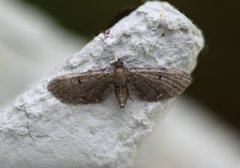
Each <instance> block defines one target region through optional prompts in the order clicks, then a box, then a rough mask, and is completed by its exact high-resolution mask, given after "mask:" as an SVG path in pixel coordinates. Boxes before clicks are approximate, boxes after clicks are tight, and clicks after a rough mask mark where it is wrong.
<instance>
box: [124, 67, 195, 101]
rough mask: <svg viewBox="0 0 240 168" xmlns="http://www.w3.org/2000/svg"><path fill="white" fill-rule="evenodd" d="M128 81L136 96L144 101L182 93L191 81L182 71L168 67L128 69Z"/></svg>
mask: <svg viewBox="0 0 240 168" xmlns="http://www.w3.org/2000/svg"><path fill="white" fill-rule="evenodd" d="M128 72H129V73H128V81H129V83H131V84H132V86H133V87H134V89H135V90H136V92H137V94H138V96H139V98H140V99H142V100H146V101H159V100H164V99H168V98H172V97H175V96H177V95H179V94H180V93H182V92H183V91H184V89H185V88H186V87H188V86H189V85H190V83H191V81H192V78H191V76H190V75H188V74H186V73H185V72H183V71H177V70H168V69H149V68H148V69H144V68H139V69H138V68H135V69H128Z"/></svg>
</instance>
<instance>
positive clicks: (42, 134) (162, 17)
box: [0, 2, 204, 168]
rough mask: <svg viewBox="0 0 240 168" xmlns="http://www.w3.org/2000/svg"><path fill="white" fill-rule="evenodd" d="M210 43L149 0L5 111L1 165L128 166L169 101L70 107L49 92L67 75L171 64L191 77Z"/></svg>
mask: <svg viewBox="0 0 240 168" xmlns="http://www.w3.org/2000/svg"><path fill="white" fill-rule="evenodd" d="M203 43H204V40H203V37H202V34H201V32H200V30H199V29H197V28H196V27H195V26H194V25H193V24H192V22H191V21H190V20H189V19H187V18H186V17H185V16H184V15H183V14H181V13H180V12H178V11H177V10H176V9H175V8H173V7H172V6H171V5H169V4H168V3H162V2H147V3H145V4H144V5H143V6H141V7H139V8H138V9H137V10H136V11H134V12H133V13H131V14H130V15H129V16H127V17H125V18H124V19H122V20H121V21H120V22H118V23H117V24H116V25H115V26H114V27H112V28H111V29H110V34H109V37H106V36H104V34H103V33H102V34H100V35H99V36H97V37H95V38H94V39H93V41H92V42H90V43H89V44H88V45H86V46H85V47H84V48H83V49H82V50H81V51H80V52H79V53H77V54H75V55H74V56H72V57H70V58H69V59H68V61H67V63H66V65H65V66H64V67H63V68H61V69H60V70H59V72H57V73H56V74H53V75H52V76H51V77H48V78H47V79H46V80H43V81H42V82H40V83H39V84H38V85H37V86H36V87H35V88H32V89H31V90H29V91H28V92H26V93H25V94H23V95H22V96H20V97H19V98H18V99H17V100H16V101H15V102H14V104H13V105H12V106H10V107H9V108H7V109H5V110H3V111H2V112H1V113H0V143H1V145H0V148H1V150H0V165H1V167H3V168H15V167H18V168H33V167H34V168H43V167H46V168H49V167H51V168H55V167H56V168H66V167H68V168H76V167H78V168H79V167H81V168H113V167H114V168H125V167H129V166H131V165H133V163H134V161H135V159H136V157H137V156H138V155H139V153H140V151H141V148H142V145H143V142H144V141H145V140H146V139H147V138H148V136H149V135H150V134H151V133H152V131H153V128H154V127H155V126H156V124H157V123H158V122H159V120H160V119H161V118H162V117H163V116H164V114H165V113H166V111H167V108H168V104H169V102H170V101H162V102H158V103H147V102H142V101H138V100H135V99H134V100H130V99H129V100H128V102H127V104H126V107H125V108H124V109H120V108H119V105H118V103H117V100H116V98H115V96H114V95H111V96H110V97H109V98H107V100H106V101H104V102H103V103H101V104H90V105H66V104H63V103H60V102H59V101H58V100H57V99H56V98H55V97H53V96H52V95H51V94H50V93H49V92H48V90H47V88H46V87H47V84H48V82H49V81H50V80H51V79H52V78H54V77H55V76H58V75H60V74H63V73H69V72H83V71H87V70H89V69H100V68H105V67H109V66H110V65H109V64H110V63H111V62H112V61H114V60H116V59H117V58H122V59H123V61H124V63H125V64H126V65H127V66H128V67H165V68H175V69H180V70H184V71H187V72H189V73H190V72H191V71H192V70H193V69H194V67H195V65H196V58H197V55H198V53H199V52H200V50H201V49H202V47H203V45H204V44H203Z"/></svg>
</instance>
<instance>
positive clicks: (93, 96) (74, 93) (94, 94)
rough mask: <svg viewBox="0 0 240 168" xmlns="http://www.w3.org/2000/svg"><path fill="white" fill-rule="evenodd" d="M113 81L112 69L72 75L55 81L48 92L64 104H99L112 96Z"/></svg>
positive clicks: (50, 84) (49, 85)
mask: <svg viewBox="0 0 240 168" xmlns="http://www.w3.org/2000/svg"><path fill="white" fill-rule="evenodd" d="M112 80H113V71H112V69H102V70H97V71H88V72H84V73H79V74H76V73H74V74H71V73H70V74H66V75H62V76H60V77H57V78H55V79H53V80H52V81H51V82H50V83H49V84H48V90H49V91H50V92H51V93H52V94H53V95H54V96H55V97H56V98H58V99H59V100H60V101H62V102H64V103H70V104H78V103H81V104H88V103H97V102H100V101H102V100H104V99H105V98H106V97H107V96H108V95H110V94H111V88H112V87H111V86H110V84H111V83H112Z"/></svg>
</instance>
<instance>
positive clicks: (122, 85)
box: [114, 62, 128, 108]
mask: <svg viewBox="0 0 240 168" xmlns="http://www.w3.org/2000/svg"><path fill="white" fill-rule="evenodd" d="M114 73H115V75H114V76H115V82H114V88H115V95H116V97H117V99H118V102H119V105H120V108H124V107H125V104H126V102H127V99H128V88H127V82H126V81H127V78H126V70H125V69H124V68H123V64H121V62H119V63H118V62H117V63H116V67H115V70H114Z"/></svg>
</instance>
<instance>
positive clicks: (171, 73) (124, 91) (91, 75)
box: [48, 59, 192, 108]
mask: <svg viewBox="0 0 240 168" xmlns="http://www.w3.org/2000/svg"><path fill="white" fill-rule="evenodd" d="M191 82H192V78H191V76H190V75H189V74H187V73H186V72H184V71H179V70H173V69H164V68H125V66H124V64H123V62H122V60H120V59H118V60H117V61H116V62H115V63H114V64H113V68H105V69H100V70H94V71H87V72H83V73H70V74H65V75H61V76H59V77H57V78H55V79H53V80H52V81H50V82H49V84H48V90H49V91H50V92H51V93H52V94H53V95H54V96H55V97H56V98H57V99H59V100H60V101H61V102H64V103H69V104H90V103H98V102H101V101H103V100H104V99H105V98H106V97H107V96H109V95H110V94H111V93H112V90H113V89H114V90H115V95H116V97H117V100H118V102H119V105H120V108H124V107H125V104H126V102H127V99H128V97H129V88H130V89H133V90H134V92H135V93H136V94H137V96H138V97H139V98H140V99H141V100H143V101H149V102H155V101H161V100H165V99H170V98H173V97H175V96H177V95H179V94H181V93H182V92H183V91H184V90H185V89H186V88H187V87H188V86H189V85H190V84H191Z"/></svg>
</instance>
